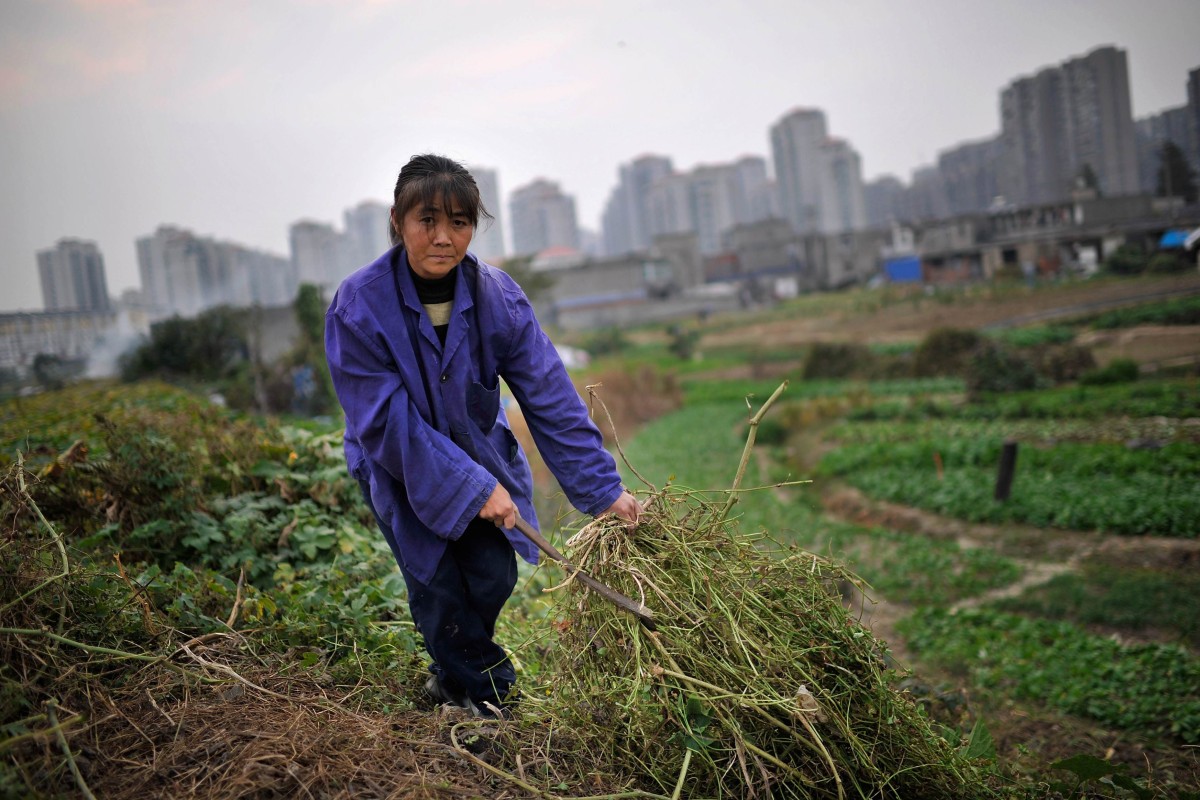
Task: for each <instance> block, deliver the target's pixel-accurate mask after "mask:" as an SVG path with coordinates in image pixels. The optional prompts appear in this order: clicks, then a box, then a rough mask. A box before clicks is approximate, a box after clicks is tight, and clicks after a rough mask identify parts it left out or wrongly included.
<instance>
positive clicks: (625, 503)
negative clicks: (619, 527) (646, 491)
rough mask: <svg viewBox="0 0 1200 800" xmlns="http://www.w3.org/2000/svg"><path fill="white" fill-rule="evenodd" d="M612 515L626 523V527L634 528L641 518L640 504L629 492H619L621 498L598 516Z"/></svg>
mask: <svg viewBox="0 0 1200 800" xmlns="http://www.w3.org/2000/svg"><path fill="white" fill-rule="evenodd" d="M608 514H614V515H616V516H618V517H620V518H621V519H623V520H625V522H627V523H628V526H627V527H630V528H632V527H634V526H635V525H637V524H638V520H639V519H641V516H642V504H641V503H639V502H638V501H637V498H636V497H634V496H633V495H631V494H630V493H629V492H621V496H620V497H618V498H617V501H616V502H615V503H613V504H612V505H611V506H609V507H608V508H607V509H606V510H605V511H604V513H603V514H601V515H600V516H602V517H603V516H606V515H608Z"/></svg>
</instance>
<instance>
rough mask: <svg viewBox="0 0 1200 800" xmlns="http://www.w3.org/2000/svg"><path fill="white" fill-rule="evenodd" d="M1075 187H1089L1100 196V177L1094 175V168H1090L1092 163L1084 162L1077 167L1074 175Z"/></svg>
mask: <svg viewBox="0 0 1200 800" xmlns="http://www.w3.org/2000/svg"><path fill="white" fill-rule="evenodd" d="M1075 187H1076V188H1077V189H1091V190H1092V191H1094V192H1095V193H1096V196H1097V197H1099V196H1100V178H1099V177H1097V175H1096V170H1094V169H1092V165H1091V164H1088V163H1086V162H1085V163H1084V165H1083V166H1082V167H1080V168H1079V174H1078V175H1076V176H1075Z"/></svg>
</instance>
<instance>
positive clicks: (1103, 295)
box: [699, 273, 1200, 353]
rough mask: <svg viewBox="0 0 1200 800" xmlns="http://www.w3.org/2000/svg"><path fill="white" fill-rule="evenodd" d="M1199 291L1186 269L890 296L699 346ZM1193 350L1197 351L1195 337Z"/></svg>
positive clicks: (996, 323)
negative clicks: (861, 309)
mask: <svg viewBox="0 0 1200 800" xmlns="http://www.w3.org/2000/svg"><path fill="white" fill-rule="evenodd" d="M1196 292H1200V275H1196V274H1190V273H1189V274H1187V275H1178V276H1169V277H1162V278H1141V279H1139V280H1138V281H1136V282H1129V281H1079V282H1075V283H1067V284H1062V285H1059V286H1054V287H1051V288H1045V289H1036V290H1029V289H1025V288H1021V289H1013V290H1012V291H1011V292H1009V293H1008V294H1006V295H999V294H998V295H997V296H993V297H989V298H986V299H979V300H970V299H958V298H950V299H949V300H948V301H946V302H943V301H941V300H939V299H937V298H936V297H934V298H930V297H925V296H922V295H919V294H914V295H912V296H911V297H909V298H907V299H904V300H899V301H894V302H892V303H891V304H890V305H887V306H885V307H882V308H880V309H878V310H876V311H874V312H872V313H849V312H837V313H831V314H828V315H823V316H821V317H807V318H788V319H772V320H767V321H764V322H759V323H754V324H751V325H744V326H738V327H731V328H728V329H724V330H720V331H716V332H713V333H708V334H705V335H704V336H703V337H702V338H701V340H700V344H699V347H701V348H713V347H725V346H749V345H761V344H762V343H764V342H769V343H770V344H771V345H772V346H773V347H783V346H787V345H801V344H808V343H811V342H821V341H824V342H830V341H851V342H861V343H892V342H916V341H918V340H920V339H921V338H922V337H924V335H925V334H927V333H928V332H929V331H931V330H934V329H935V328H947V327H948V328H970V329H978V328H988V327H1010V326H1019V325H1031V324H1035V323H1039V322H1042V323H1044V322H1051V321H1054V320H1058V319H1068V318H1070V317H1076V316H1080V315H1083V314H1088V313H1096V312H1099V311H1103V310H1107V309H1110V308H1117V307H1120V306H1124V305H1131V304H1135V303H1138V302H1145V301H1146V300H1147V299H1162V298H1169V297H1173V296H1179V295H1185V294H1194V293H1196ZM1182 338H1191V339H1192V340H1193V345H1195V346H1194V347H1193V348H1192V350H1191V352H1192V353H1200V336H1196V335H1194V333H1193V334H1192V335H1191V336H1190V337H1189V336H1188V335H1187V334H1184V335H1183V337H1182Z"/></svg>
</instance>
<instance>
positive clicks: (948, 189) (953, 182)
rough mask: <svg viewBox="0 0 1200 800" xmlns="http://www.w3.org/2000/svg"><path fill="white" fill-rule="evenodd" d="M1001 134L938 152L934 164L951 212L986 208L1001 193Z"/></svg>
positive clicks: (968, 211)
mask: <svg viewBox="0 0 1200 800" xmlns="http://www.w3.org/2000/svg"><path fill="white" fill-rule="evenodd" d="M1000 153H1001V148H1000V137H999V136H993V137H991V138H990V139H984V140H982V141H979V142H964V143H963V144H960V145H957V146H955V147H952V148H950V149H948V150H943V151H942V152H941V153H939V154H938V160H937V167H938V173H939V175H940V176H941V181H942V189H943V192H944V196H945V199H946V211H947V212H948V213H950V214H971V213H974V212H977V211H986V210H987V209H988V208H989V207H990V206H991V205H992V204H993V203H994V202H995V201H996V197H997V196H998V195H999V194H1000V184H999V177H1000V171H999V166H998V165H999V161H1000Z"/></svg>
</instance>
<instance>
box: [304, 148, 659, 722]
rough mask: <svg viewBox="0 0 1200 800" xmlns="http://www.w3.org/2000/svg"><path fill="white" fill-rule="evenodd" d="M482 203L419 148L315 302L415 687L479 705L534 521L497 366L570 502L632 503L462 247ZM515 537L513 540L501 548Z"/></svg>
mask: <svg viewBox="0 0 1200 800" xmlns="http://www.w3.org/2000/svg"><path fill="white" fill-rule="evenodd" d="M480 217H484V218H485V219H490V218H491V216H490V215H489V214H488V212H487V210H486V209H485V208H483V205H482V203H481V201H480V199H479V189H478V187H477V186H476V184H475V180H474V178H472V177H471V175H470V173H469V172H467V170H466V169H464V168H463V167H462V165H460V164H458V163H456V162H454V161H451V160H450V159H447V158H444V157H441V156H435V155H419V156H414V157H413V158H412V159H411V160H410V161H409V162H408V164H406V165H405V166H404V168H403V169H401V170H400V176H399V178H398V179H397V181H396V188H395V192H394V204H393V206H392V210H391V228H392V243H393V245H394V247H393V248H392V249H391V250H389V251H388V252H387V253H385V254H383V255H382V256H380V258H379V259H377V260H376V261H374V262H373V263H371V264H368V265H367V266H365V267H363V268H362V269H360V270H358V271H357V272H355V273H354V274H353V275H351V276H349V277H348V278H346V280H345V281H343V282H342V285H341V286H340V287H339V288H338V290H337V293H336V294H335V295H334V298H333V302H332V304H331V305H330V308H329V311H328V312H327V314H326V318H325V348H326V354H327V356H328V360H329V371H330V373H331V375H332V376H333V384H334V387H335V389H336V390H337V395H338V399H339V400H340V401H341V405H342V408H343V410H344V411H345V414H346V436H345V446H346V461H347V464H348V466H349V468H350V472H351V474H353V475H354V477H355V478H357V479H358V481H359V483H360V484H361V485H362V486H363V493H364V495H365V497H366V498H367V500H368V502H369V504H370V505H371V507H372V510H373V511H374V513H375V517H376V519H377V520H378V522H379V527H380V529H381V530H382V531H383V535H384V537H385V538H386V539H387V542H388V544H389V545H390V546H391V548H392V552H393V554H395V556H396V561H397V562H398V563H399V565H400V571H401V573H403V575H404V580H405V583H406V584H407V586H408V602H409V608H410V609H411V611H412V616H413V621H414V622H415V623H416V625H417V629H418V630H419V631H420V632H421V635H422V636H423V637H424V639H425V648H426V649H427V650H428V651H429V655H430V656H431V657H432V659H433V663H432V664H431V665H430V671H431V672H432V675H431V676H430V677H429V679H428V680H427V681H426V683H425V690H426V692H427V693H428V694H429V695H430V696H431V697H432V698H433V699H434V700H435V701H437V702H439V703H449V704H453V705H457V706H461V707H463V708H467V709H469V710H471V711H472V713H474V714H476V715H480V716H491V715H494V714H495V713H498V712H499V711H501V710H502V709H503V708H505V704H506V702H509V701H511V690H512V688H513V683H514V681H515V679H516V675H515V673H514V671H513V667H512V664H511V662H510V661H509V659H508V656H507V654H506V653H505V652H504V649H503V648H502V647H500V646H499V645H497V644H496V643H495V642H494V641H493V640H492V636H493V634H494V631H495V624H496V619H497V617H498V616H499V615H500V610H501V608H502V607H503V605H504V602H505V601H506V600H507V599H508V597H509V595H510V594H511V593H512V590H513V587H514V586H515V585H516V579H517V565H516V556H515V553H519V554H521V556H522V557H524V558H525V559H526V560H527V561H529V562H530V563H536V562H537V549H536V547H535V546H534V545H533V544H532V543H531V542H529V541H528V540H527V539H526V538H525V537H524V536H522V535H521V534H520V533H519V532H517V531H514V530H512V528H513V525H514V524H515V523H516V519H517V515H518V514H520V515H521V516H522V517H524V518H525V519H526V520H528V521H529V522H530V523H531V524H534V525H536V524H537V517H536V516H535V514H534V508H533V502H532V490H533V479H532V475H531V474H530V471H529V463H528V461H527V460H526V458H525V454H524V453H523V452H522V451H521V448H520V446H519V445H518V443H517V440H516V439H515V438H514V437H513V434H512V432H511V431H510V430H509V427H508V420H507V418H506V416H505V414H504V409H503V408H502V407H501V405H500V387H499V382H498V380H499V378H504V381H505V383H506V384H507V385H508V387H509V389H510V390H511V391H512V393H513V395H514V396H515V397H516V399H517V402H518V403H520V405H521V411H522V413H523V414H524V416H525V419H526V421H527V423H528V425H529V429H530V431H531V432H532V433H533V437H534V441H535V442H536V443H537V446H538V450H539V451H540V452H541V454H542V457H543V459H544V460H545V462H546V464H547V465H548V466H549V467H550V470H551V471H552V472H553V473H554V475H555V477H556V478H557V479H558V481H559V483H560V484H561V485H562V487H563V490H564V491H565V492H566V495H567V497H568V499H569V500H570V501H571V503H572V504H573V505H574V506H575V507H576V508H578V509H579V510H580V511H583V512H584V513H587V514H593V515H600V514H616V515H618V516H619V517H621V518H623V519H625V520H627V521H628V522H630V523H631V524H636V522H637V519H638V515H639V514H640V513H641V507H640V506H639V504H638V502H637V500H636V499H634V497H633V496H632V495H631V494H629V493H628V492H627V491H625V490H624V488H623V487H622V485H621V479H620V476H619V475H618V473H617V470H616V464H615V462H614V461H613V458H612V456H611V455H609V453H608V452H607V451H606V450H605V449H604V447H603V445H602V441H601V437H600V433H599V431H598V430H597V429H596V426H595V425H594V424H593V423H592V421H591V420H590V419H589V418H588V414H587V409H586V408H585V407H584V405H583V402H582V401H581V400H580V398H579V395H578V393H577V392H576V391H575V388H574V386H573V385H572V384H571V381H570V379H569V378H568V376H567V372H566V369H565V368H564V367H563V364H562V361H561V360H560V359H559V357H558V354H557V352H556V351H555V349H554V346H553V345H552V344H551V343H550V340H549V339H548V338H547V337H546V335H545V333H544V332H543V331H542V329H541V327H540V326H539V325H538V322H537V320H536V319H535V318H534V314H533V309H532V307H531V305H530V303H529V300H528V299H527V298H526V297H525V295H524V293H523V292H522V291H521V289H520V287H519V286H518V285H517V284H516V283H515V282H514V281H513V280H512V279H511V278H510V277H508V275H506V274H505V273H504V272H502V271H501V270H498V269H496V268H494V267H491V266H488V265H487V264H484V263H483V262H481V261H479V260H478V259H477V258H475V256H473V255H471V254H470V253H468V252H467V247H468V245H469V244H470V242H471V236H472V234H473V233H474V230H475V227H476V225H477V224H478V222H479V218H480ZM514 551H515V553H514Z"/></svg>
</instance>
